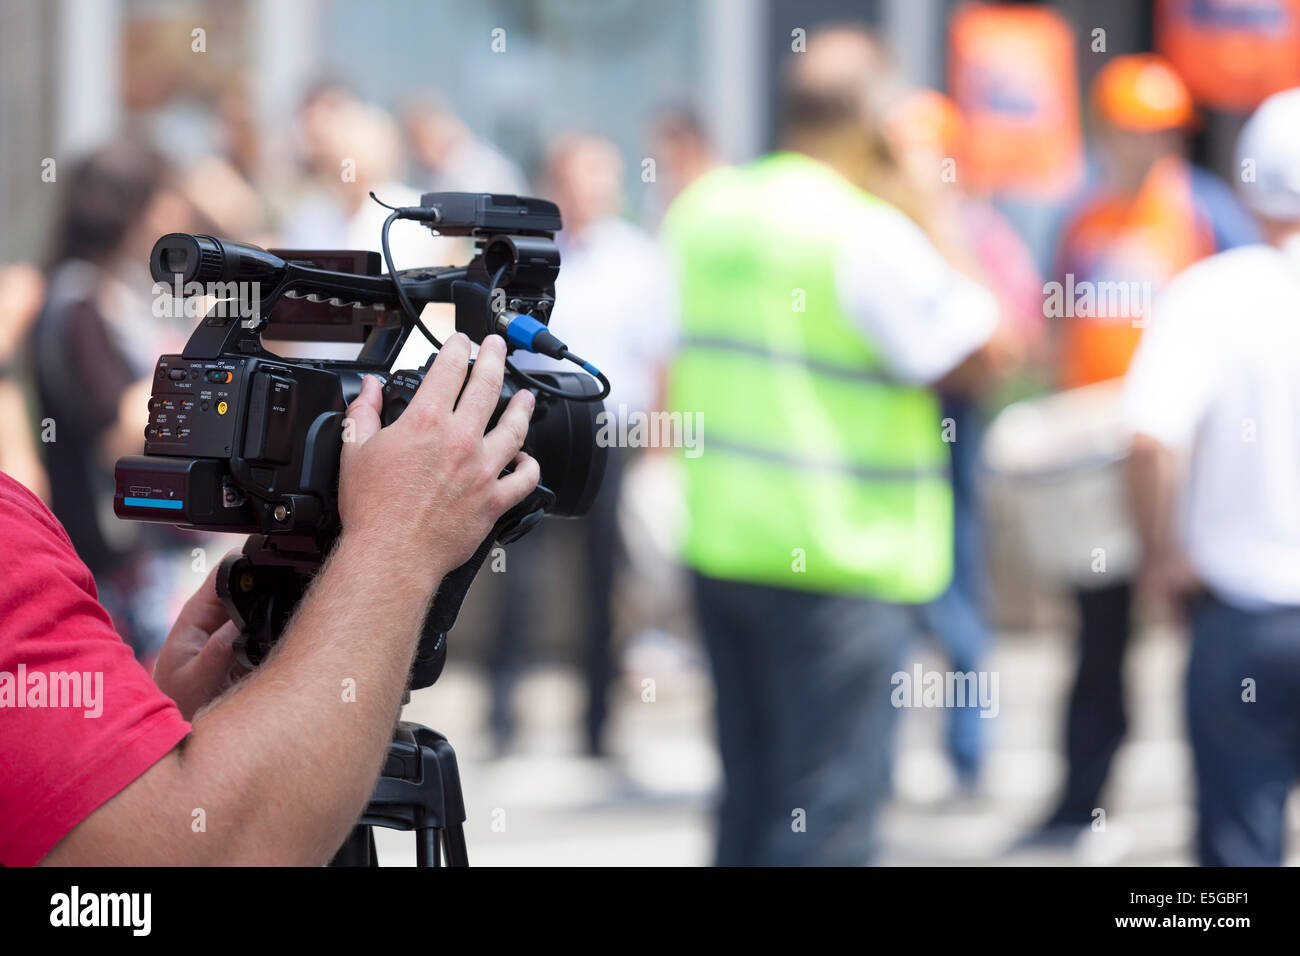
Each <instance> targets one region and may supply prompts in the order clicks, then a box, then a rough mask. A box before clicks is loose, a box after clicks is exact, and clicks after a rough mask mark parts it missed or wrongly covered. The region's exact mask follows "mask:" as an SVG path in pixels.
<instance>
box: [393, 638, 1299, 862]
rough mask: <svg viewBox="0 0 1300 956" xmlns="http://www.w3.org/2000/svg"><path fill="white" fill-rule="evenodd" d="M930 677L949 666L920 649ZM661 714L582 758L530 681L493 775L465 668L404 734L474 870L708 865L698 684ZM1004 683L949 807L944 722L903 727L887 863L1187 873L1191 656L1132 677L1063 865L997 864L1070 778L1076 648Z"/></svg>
mask: <svg viewBox="0 0 1300 956" xmlns="http://www.w3.org/2000/svg"><path fill="white" fill-rule="evenodd" d="M916 659H919V660H920V661H921V663H922V665H923V666H924V667H925V668H927V669H931V668H933V669H942V663H941V661H940V660H939V659H938V658H937V657H934V656H933V655H932V654H931V653H930V652H928V651H927V650H925V649H923V648H922V649H919V654H918V655H917V656H916ZM662 663H664V665H665V666H664V670H663V672H662V673H660V674H648V675H647V676H649V677H653V678H654V679H655V698H656V699H655V700H654V702H653V703H647V702H643V701H642V699H641V694H642V683H641V681H642V680H643V679H644V678H632V679H629V680H628V681H627V682H626V683H625V684H622V685H620V687H619V689H618V691H617V692H616V693H615V694H614V695H613V697H612V698H611V699H612V708H613V713H614V735H613V747H614V750H615V752H616V753H618V754H619V755H621V756H620V759H618V760H616V761H611V762H598V761H593V760H590V759H587V758H584V757H579V756H575V754H576V753H577V752H578V734H577V730H576V728H577V726H578V723H579V718H580V715H581V707H582V691H581V685H580V683H579V681H578V679H577V675H576V674H574V673H573V672H571V671H568V670H565V669H562V668H554V667H551V668H544V669H540V670H538V671H536V672H534V673H533V674H532V675H531V676H529V677H528V678H527V679H526V680H525V681H524V682H523V683H522V685H521V686H520V689H519V693H518V696H517V698H516V700H517V702H518V704H517V706H518V707H519V715H520V726H521V728H522V732H523V738H522V739H521V741H520V746H519V750H518V752H517V753H516V754H514V755H511V756H507V757H505V758H502V759H497V760H491V759H488V738H487V736H486V735H485V734H484V733H483V729H482V728H483V716H484V715H485V714H486V711H487V698H486V687H485V684H484V682H483V680H482V677H481V675H480V674H479V672H478V671H477V670H476V669H474V668H471V667H466V666H452V667H449V668H448V671H447V673H446V674H445V675H444V677H443V678H442V680H441V681H440V682H439V683H438V685H437V686H436V687H434V688H430V689H428V690H425V691H421V692H419V693H417V694H416V695H415V699H414V700H413V702H412V704H411V705H410V706H409V707H408V708H407V710H406V713H405V715H404V716H405V717H406V719H409V720H417V721H419V722H421V723H425V724H428V725H430V726H433V727H436V728H437V729H438V730H440V731H442V732H443V733H445V734H447V736H448V737H449V739H450V740H451V742H452V743H453V745H454V746H455V747H456V749H457V753H458V754H459V757H460V762H461V776H462V779H463V782H464V787H465V795H466V802H467V806H468V812H469V821H468V823H467V826H466V836H467V840H468V844H469V851H470V860H471V862H472V863H474V864H475V865H488V866H492V865H523V866H528V865H539V864H541V865H545V864H549V865H556V864H559V865H590V864H595V865H611V866H619V865H668V866H678V865H687V866H694V865H701V864H705V863H707V862H708V861H709V859H710V852H711V836H710V820H709V814H710V808H711V806H712V800H713V793H714V790H715V787H716V784H717V780H718V773H719V769H718V761H717V757H716V754H715V752H714V750H713V743H712V737H711V728H710V716H709V696H710V688H709V683H708V680H707V675H706V674H704V673H702V672H700V670H699V669H698V668H697V667H680V666H679V667H672V666H669V662H668V661H666V660H664V661H662ZM991 663H992V668H993V669H995V670H996V671H997V672H998V674H999V681H1000V687H999V692H1000V693H999V697H1000V714H999V716H998V717H997V718H995V719H993V720H991V721H990V723H991V724H992V728H991V734H992V744H993V750H992V752H991V756H990V762H989V767H988V774H987V776H986V786H985V792H984V793H983V794H982V795H980V797H978V798H977V799H974V800H957V799H953V797H952V794H951V785H952V780H951V775H950V772H949V770H948V768H947V765H946V762H945V760H944V757H943V752H942V741H941V736H940V734H941V730H942V716H943V715H942V712H941V711H935V710H907V711H904V713H903V714H902V720H901V721H900V726H899V731H900V735H901V736H900V739H899V750H898V755H899V756H898V762H897V767H896V774H895V786H896V790H897V796H896V799H895V800H894V801H893V803H892V804H891V805H890V807H889V808H888V810H887V812H886V814H885V815H884V818H883V820H882V823H883V827H884V834H883V835H884V839H885V855H884V858H883V859H882V860H881V862H882V863H886V864H895V865H916V864H981V865H987V864H993V865H998V864H1043V865H1062V864H1066V865H1068V864H1079V863H1084V864H1088V863H1091V864H1120V865H1125V864H1143V865H1189V864H1191V863H1193V862H1194V861H1193V859H1192V855H1191V849H1190V843H1189V838H1190V833H1191V827H1192V825H1193V813H1192V807H1191V804H1190V799H1191V790H1190V782H1189V778H1188V774H1189V769H1190V765H1189V761H1190V753H1189V751H1188V748H1187V746H1186V744H1185V742H1184V740H1183V737H1182V729H1181V715H1180V709H1179V708H1180V704H1179V699H1178V694H1179V687H1180V684H1181V680H1182V673H1183V666H1184V663H1183V646H1182V644H1181V641H1180V639H1179V638H1178V637H1177V636H1176V635H1174V634H1172V633H1158V632H1157V633H1149V634H1147V635H1145V636H1144V637H1143V638H1142V639H1141V640H1140V641H1139V642H1138V643H1137V644H1136V645H1135V647H1134V649H1133V653H1132V655H1131V658H1130V661H1129V700H1130V710H1131V725H1132V733H1131V736H1130V739H1129V741H1128V742H1127V743H1126V745H1125V746H1124V748H1123V749H1122V750H1121V752H1120V754H1119V757H1118V762H1117V766H1116V768H1115V773H1114V779H1113V781H1112V783H1111V786H1110V793H1109V794H1107V795H1106V796H1105V797H1104V798H1103V808H1104V809H1105V810H1106V814H1107V817H1106V829H1105V831H1104V832H1096V833H1089V834H1086V835H1085V837H1084V839H1083V840H1082V842H1081V844H1080V845H1079V846H1077V847H1076V848H1075V849H1074V850H1073V851H1066V850H1060V851H1053V852H1046V851H1039V852H1035V853H1017V854H1010V855H1009V854H1007V852H1006V850H1007V848H1008V847H1009V846H1010V845H1011V844H1012V842H1013V841H1014V840H1015V839H1016V837H1017V836H1019V835H1021V834H1022V833H1023V832H1024V831H1025V830H1026V828H1028V827H1029V826H1031V825H1032V824H1033V823H1034V822H1036V821H1037V820H1038V819H1040V818H1041V816H1042V814H1043V813H1045V811H1046V810H1047V808H1048V804H1049V803H1050V801H1051V797H1052V794H1053V791H1054V788H1055V786H1056V784H1057V781H1058V779H1059V776H1060V774H1061V772H1062V769H1063V767H1062V764H1061V759H1060V757H1059V755H1058V753H1057V741H1058V740H1059V737H1060V720H1061V717H1062V714H1061V710H1062V703H1061V702H1062V701H1063V699H1064V694H1065V691H1066V688H1067V686H1068V681H1069V678H1070V673H1069V667H1070V658H1069V650H1068V645H1067V644H1066V643H1065V641H1064V640H1063V639H1061V638H1060V637H1059V636H1057V635H1025V634H1020V635H1014V636H1012V637H1008V638H1007V639H1005V640H1004V641H1003V642H1002V643H1001V645H1000V647H999V649H998V652H997V654H996V655H995V658H994V660H993V661H992V662H991ZM1291 810H1292V811H1293V812H1292V814H1291V819H1292V833H1293V839H1292V855H1291V862H1292V863H1300V800H1295V799H1293V801H1292V804H1291ZM379 848H380V854H381V858H382V860H383V862H384V863H385V864H395V865H411V864H413V863H414V859H415V853H414V848H413V843H412V838H411V837H410V835H409V834H399V833H393V832H389V831H384V832H381V833H380V835H379Z"/></svg>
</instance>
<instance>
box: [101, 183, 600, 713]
mask: <svg viewBox="0 0 1300 956" xmlns="http://www.w3.org/2000/svg"><path fill="white" fill-rule="evenodd" d="M399 215H400V216H401V217H402V218H407V219H414V220H417V221H420V222H423V223H424V224H425V225H426V226H428V227H429V228H432V229H434V230H435V231H436V232H438V233H441V234H446V235H461V236H471V237H473V239H474V241H475V255H474V257H473V259H472V260H471V261H470V263H469V264H468V265H465V266H460V267H457V266H446V267H437V268H424V269H411V270H405V271H402V272H400V273H397V274H395V275H394V274H382V273H381V271H380V256H379V254H378V253H374V252H356V251H348V250H343V251H338V250H330V251H319V250H277V249H261V248H258V247H257V246H252V245H248V244H245V243H237V242H230V241H228V240H222V239H217V238H215V237H212V236H191V235H183V234H172V235H169V236H164V237H163V238H162V239H160V240H159V241H158V243H157V244H156V245H155V246H154V250H153V255H152V258H151V262H150V267H151V271H152V273H153V276H154V279H155V281H156V282H158V283H159V284H161V285H166V286H172V287H174V288H176V289H178V290H179V297H181V298H185V299H187V300H188V299H189V298H191V297H194V296H199V295H204V296H207V297H209V298H211V299H214V300H215V302H214V304H213V306H212V308H211V309H210V310H209V311H208V312H207V314H206V315H205V316H204V318H203V320H202V321H201V322H200V323H199V325H198V326H197V327H196V328H195V330H194V332H193V334H192V335H191V336H190V339H189V341H188V342H187V343H186V345H185V348H184V350H183V351H182V352H181V353H180V354H178V355H164V356H162V357H161V358H159V359H158V364H157V366H156V367H155V369H154V376H153V388H152V394H151V396H150V398H149V424H148V425H147V426H146V429H145V434H144V454H142V455H132V456H128V457H125V458H121V459H119V460H118V462H117V467H116V470H115V481H116V489H115V494H114V500H113V508H114V511H115V512H116V514H117V515H118V517H121V518H127V519H133V520H137V521H154V522H162V523H166V524H174V525H179V526H181V527H185V528H191V529H204V530H208V531H217V532H232V533H238V534H247V535H249V537H248V539H247V540H246V542H245V544H244V549H243V553H242V554H240V555H231V556H228V557H227V558H226V559H224V560H223V562H222V565H221V567H220V568H219V573H218V575H217V582H216V587H217V593H218V595H219V596H220V598H221V600H222V602H223V604H224V605H225V607H226V608H227V610H228V611H229V613H230V615H231V619H232V620H233V621H234V622H235V623H236V625H237V626H238V627H239V629H240V636H239V638H238V639H237V641H236V644H235V649H236V653H237V655H238V657H239V659H240V660H241V662H242V663H244V664H245V665H246V666H249V667H252V666H256V665H257V664H258V663H260V662H261V661H262V660H264V659H265V657H266V655H267V653H269V651H270V649H271V647H272V646H273V645H274V643H275V641H276V640H277V638H278V637H279V635H280V633H281V632H282V631H283V629H284V627H285V626H286V625H287V622H288V620H289V618H290V616H291V615H292V613H293V609H294V607H295V606H296V605H297V603H298V601H299V600H301V598H302V596H303V594H304V593H305V592H306V589H307V587H308V586H309V585H310V583H311V580H312V579H313V577H314V576H315V574H316V572H317V571H318V570H319V568H320V565H321V563H322V562H323V561H324V557H325V555H326V554H328V552H329V549H330V548H331V546H332V544H333V542H334V540H335V539H336V538H337V536H338V534H339V532H340V530H341V526H340V518H339V513H338V481H339V455H340V452H341V450H342V445H343V442H344V441H346V440H348V437H349V436H348V435H347V434H346V432H345V428H346V426H345V416H346V412H347V407H348V405H349V403H350V402H351V401H352V400H354V399H355V398H356V396H357V395H358V394H359V393H360V391H361V384H362V379H363V377H364V376H365V375H367V374H371V375H375V376H378V377H379V378H380V380H381V381H382V382H383V383H384V386H383V410H382V421H383V424H385V425H389V424H391V423H392V422H393V421H395V420H396V419H397V418H398V417H399V416H400V415H401V414H402V411H403V410H404V409H405V408H406V407H407V405H408V404H409V403H410V400H411V398H412V397H413V396H414V394H415V391H416V389H417V388H418V387H419V385H420V382H421V381H422V380H423V377H424V375H425V373H426V372H427V371H428V369H429V367H430V364H431V363H432V362H433V361H435V360H436V358H437V353H436V352H435V353H434V354H433V355H432V356H431V357H430V358H429V360H428V362H426V363H425V364H424V366H423V367H421V368H419V369H404V370H400V371H397V372H391V373H390V369H391V368H392V366H393V364H394V362H395V361H396V359H397V356H398V353H399V352H400V351H401V348H402V346H403V345H404V344H405V342H406V340H407V338H408V336H409V335H410V333H411V331H412V329H413V328H414V327H415V325H416V324H417V322H416V318H415V317H416V316H418V315H419V311H420V310H421V309H423V307H424V306H425V305H426V304H428V303H430V302H447V303H453V304H454V305H455V313H456V328H457V330H458V331H460V332H464V333H465V334H467V335H468V336H469V337H470V338H471V339H473V340H474V341H476V342H482V341H483V339H484V338H485V337H486V336H487V335H489V334H491V333H493V332H498V331H501V332H505V333H507V334H506V338H507V342H508V343H510V342H511V334H509V330H510V327H511V324H512V323H514V322H517V321H520V320H525V321H521V322H520V325H521V327H523V328H525V329H527V330H528V334H530V335H532V336H534V337H538V336H540V333H539V331H538V330H541V329H543V327H544V326H545V325H547V323H548V322H549V318H550V313H551V307H552V305H553V304H554V301H555V277H556V275H557V274H558V272H559V268H560V258H559V252H558V250H557V249H556V247H555V242H554V232H555V230H557V229H559V228H560V215H559V210H558V209H557V208H556V207H555V205H554V204H553V203H549V202H544V201H542V200H537V199H530V198H524V197H517V196H501V195H494V194H486V193H426V194H425V195H424V196H423V197H421V205H420V206H418V207H410V208H406V209H400V210H394V215H393V216H390V217H389V223H386V224H385V228H384V236H383V242H384V247H385V256H386V257H387V230H388V226H389V225H390V224H391V223H392V221H393V220H394V218H395V217H397V216H399ZM389 261H390V263H391V258H390V259H389ZM155 291H157V288H156V289H155ZM264 337H265V338H267V339H270V340H273V341H274V340H286V341H290V342H294V341H305V342H328V343H335V344H350V345H353V346H356V347H357V349H358V352H357V354H356V357H355V358H349V359H306V358H286V357H284V356H281V355H278V354H275V353H273V352H271V351H269V350H268V349H267V347H266V344H265V342H264V341H263V339H264ZM534 340H536V339H534ZM553 341H555V342H558V340H553ZM558 344H559V345H560V346H561V347H563V343H558ZM512 347H513V346H512ZM580 364H581V363H580ZM583 367H584V368H585V369H587V370H588V371H589V372H593V373H594V374H596V375H597V376H599V373H598V372H597V371H596V370H594V368H593V367H591V366H590V365H589V364H584V365H583ZM600 379H601V381H602V382H604V384H605V391H607V390H608V382H607V381H606V380H604V379H603V376H602V377H600ZM521 387H527V388H529V389H530V390H531V391H533V392H534V394H535V396H536V399H537V400H536V404H535V408H534V411H533V417H532V420H531V422H530V425H529V429H528V434H527V437H526V439H525V442H524V449H525V450H526V451H527V452H528V453H529V454H530V455H532V456H533V458H535V459H536V460H537V462H538V464H539V466H540V471H541V480H540V482H539V484H538V486H537V488H536V489H535V490H534V491H533V492H532V493H530V494H529V495H528V497H527V498H525V499H524V501H523V502H521V503H520V504H519V505H516V506H515V507H514V508H512V509H511V510H510V511H509V512H507V513H506V514H505V515H504V516H502V518H501V519H500V520H499V521H498V522H497V525H496V527H495V528H494V529H493V531H492V533H491V535H490V536H489V537H488V538H487V539H486V540H485V541H484V542H483V543H482V545H481V546H480V547H479V549H478V550H477V551H476V552H475V555H474V557H473V558H471V559H470V560H469V561H468V562H466V563H465V564H464V565H462V566H461V567H460V568H457V569H455V570H454V571H453V572H452V573H451V574H450V575H448V576H447V578H445V579H444V580H443V582H442V585H441V586H440V587H439V589H438V592H437V595H436V597H435V599H434V602H433V604H432V606H431V608H430V610H429V612H428V615H427V616H426V618H425V621H424V626H423V629H422V634H421V637H420V641H419V646H418V648H417V651H416V655H415V661H414V664H413V667H412V673H411V677H410V687H412V688H417V687H426V686H428V685H430V684H432V683H433V682H434V681H435V680H436V679H437V677H438V675H439V673H441V670H442V664H443V661H444V660H445V657H446V637H447V632H448V631H449V630H450V629H451V627H452V625H453V624H454V623H455V619H456V616H457V614H458V613H459V609H460V605H461V602H462V601H463V599H464V596H465V593H466V592H467V590H468V588H469V585H470V583H471V582H472V581H473V578H474V575H475V574H476V573H477V571H478V569H479V567H480V566H481V565H482V563H483V561H484V559H485V558H486V556H487V554H488V552H489V550H490V548H491V547H492V546H494V545H495V543H496V542H498V541H500V542H509V541H512V540H514V539H515V538H517V537H519V536H520V535H522V534H524V533H526V532H527V531H528V530H529V529H531V528H532V527H534V526H535V525H536V524H537V523H538V522H539V521H540V520H541V519H542V518H543V517H544V516H545V515H557V516H561V517H566V516H577V515H581V514H584V513H585V512H586V511H587V510H588V508H589V507H590V506H591V503H592V501H593V499H594V498H595V496H596V493H597V492H598V491H599V489H600V484H601V480H602V479H603V477H604V471H605V454H606V450H605V448H604V447H603V446H602V445H600V444H599V443H598V442H597V440H596V436H597V433H598V430H599V424H600V423H599V414H600V412H601V410H602V409H603V405H602V403H601V401H600V399H601V397H602V396H603V394H605V392H602V390H601V388H600V386H598V385H597V384H596V379H595V378H593V377H592V376H591V375H589V374H587V373H586V372H584V373H577V372H545V373H542V372H532V373H529V374H528V375H524V374H523V373H519V372H518V371H514V370H512V369H510V367H509V366H507V374H506V380H505V382H504V384H503V386H502V390H501V395H500V397H499V400H498V404H497V409H496V412H495V414H494V415H493V416H492V418H491V420H490V421H489V424H488V427H489V428H491V427H492V426H493V425H495V424H496V421H497V418H498V417H499V416H500V414H501V412H502V411H504V409H505V406H506V403H507V402H508V401H509V398H510V396H511V395H513V394H514V393H515V391H517V390H518V389H519V388H521Z"/></svg>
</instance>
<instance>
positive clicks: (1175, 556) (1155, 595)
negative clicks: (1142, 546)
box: [1138, 547, 1205, 618]
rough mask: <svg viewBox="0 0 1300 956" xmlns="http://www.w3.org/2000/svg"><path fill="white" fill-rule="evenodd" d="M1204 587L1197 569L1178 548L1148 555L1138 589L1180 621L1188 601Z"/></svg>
mask: <svg viewBox="0 0 1300 956" xmlns="http://www.w3.org/2000/svg"><path fill="white" fill-rule="evenodd" d="M1204 587H1205V585H1204V584H1203V582H1202V581H1201V578H1200V575H1199V574H1198V573H1197V571H1196V568H1195V567H1194V566H1193V565H1192V563H1191V561H1189V560H1188V559H1187V556H1186V555H1185V554H1183V552H1182V550H1181V549H1180V548H1177V547H1167V548H1165V549H1163V550H1162V551H1161V552H1159V553H1157V554H1152V555H1149V556H1147V557H1146V558H1145V559H1144V560H1143V562H1142V567H1141V569H1140V570H1139V572H1138V588H1139V589H1140V590H1141V591H1142V592H1143V593H1144V594H1146V595H1147V597H1148V598H1149V599H1151V600H1152V601H1155V602H1158V603H1160V604H1164V605H1166V606H1168V607H1171V608H1172V609H1173V611H1174V613H1175V614H1176V615H1178V616H1179V617H1180V618H1181V617H1182V612H1183V608H1184V607H1185V606H1186V603H1187V601H1188V600H1189V599H1190V598H1192V597H1194V596H1195V595H1196V594H1197V592H1199V591H1201V590H1202V589H1203V588H1204Z"/></svg>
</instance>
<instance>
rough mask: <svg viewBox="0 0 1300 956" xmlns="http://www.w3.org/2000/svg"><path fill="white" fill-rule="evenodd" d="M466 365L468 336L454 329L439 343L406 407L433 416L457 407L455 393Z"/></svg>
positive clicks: (462, 382)
mask: <svg viewBox="0 0 1300 956" xmlns="http://www.w3.org/2000/svg"><path fill="white" fill-rule="evenodd" d="M468 368H469V336H467V335H465V334H464V333H462V332H457V333H456V334H455V335H453V336H452V337H451V338H449V339H448V340H447V341H446V342H444V343H443V344H442V348H441V349H440V350H439V352H438V357H437V358H436V359H435V360H434V362H433V365H432V366H430V368H429V372H428V374H427V375H425V376H424V381H423V382H421V383H420V387H419V388H418V389H416V391H415V395H414V396H413V397H412V398H411V405H410V408H409V409H408V410H407V411H408V412H411V411H413V412H415V413H416V416H417V417H421V416H424V415H429V414H430V413H432V414H433V415H436V416H445V415H449V414H451V410H452V409H453V408H455V407H456V396H457V395H459V394H460V390H461V387H462V386H463V385H464V384H465V372H466V370H467V369H468ZM403 417H405V416H403Z"/></svg>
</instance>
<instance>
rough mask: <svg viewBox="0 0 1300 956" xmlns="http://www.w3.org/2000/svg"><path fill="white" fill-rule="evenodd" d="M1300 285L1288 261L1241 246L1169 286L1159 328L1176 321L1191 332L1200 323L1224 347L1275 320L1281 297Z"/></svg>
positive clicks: (1267, 249)
mask: <svg viewBox="0 0 1300 956" xmlns="http://www.w3.org/2000/svg"><path fill="white" fill-rule="evenodd" d="M1287 289H1294V290H1295V294H1296V295H1300V282H1298V281H1297V276H1296V274H1295V271H1294V269H1293V268H1292V267H1290V265H1289V263H1288V260H1287V259H1286V257H1285V256H1283V255H1282V253H1281V252H1279V251H1278V250H1277V249H1275V248H1274V247H1272V246H1269V245H1264V244H1254V245H1249V246H1237V247H1235V248H1232V249H1227V250H1225V251H1223V252H1217V253H1215V254H1214V255H1212V256H1207V257H1206V258H1204V259H1201V260H1200V261H1199V262H1195V263H1193V264H1192V265H1190V266H1188V267H1187V268H1186V269H1184V270H1183V271H1182V272H1180V273H1179V274H1178V275H1177V276H1175V277H1174V278H1173V280H1171V281H1170V283H1169V284H1168V286H1166V287H1165V289H1164V290H1163V291H1162V292H1161V294H1160V297H1159V299H1158V300H1157V303H1156V311H1155V324H1159V323H1161V322H1163V316H1171V317H1174V319H1175V321H1177V323H1178V325H1179V327H1180V329H1183V330H1189V329H1190V328H1191V327H1192V326H1193V324H1194V323H1195V321H1196V320H1198V319H1199V320H1201V323H1202V325H1203V326H1204V328H1205V330H1206V331H1207V332H1209V331H1210V330H1212V329H1213V330H1217V331H1215V333H1214V334H1215V337H1216V339H1218V340H1220V341H1223V340H1224V337H1225V336H1229V335H1231V334H1232V333H1233V332H1242V331H1244V330H1245V329H1246V328H1248V327H1258V324H1259V323H1260V322H1265V321H1271V320H1273V319H1274V318H1276V315H1275V313H1276V311H1277V310H1276V309H1275V308H1274V307H1273V304H1274V303H1276V301H1277V300H1278V297H1279V296H1287V293H1286V291H1285V290H1287Z"/></svg>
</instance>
